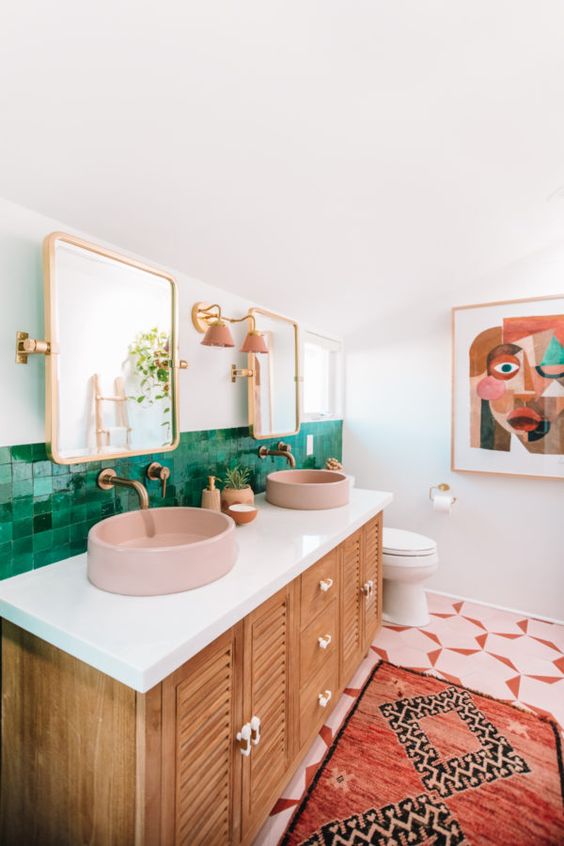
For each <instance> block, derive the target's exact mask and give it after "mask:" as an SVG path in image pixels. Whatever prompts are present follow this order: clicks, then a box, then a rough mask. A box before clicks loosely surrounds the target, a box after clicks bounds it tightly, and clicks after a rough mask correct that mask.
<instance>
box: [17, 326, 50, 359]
mask: <svg viewBox="0 0 564 846" xmlns="http://www.w3.org/2000/svg"><path fill="white" fill-rule="evenodd" d="M50 354H51V343H50V342H49V341H40V340H38V339H37V338H30V337H29V332H16V364H27V360H28V357H29V356H30V355H50Z"/></svg>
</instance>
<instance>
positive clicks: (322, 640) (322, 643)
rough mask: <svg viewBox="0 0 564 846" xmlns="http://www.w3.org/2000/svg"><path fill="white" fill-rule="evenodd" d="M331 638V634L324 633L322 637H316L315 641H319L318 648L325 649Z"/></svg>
mask: <svg viewBox="0 0 564 846" xmlns="http://www.w3.org/2000/svg"><path fill="white" fill-rule="evenodd" d="M332 640H333V637H332V635H330V634H326V635H324V636H323V637H318V638H317V642H318V643H319V648H320V649H327V647H328V646H329V644H330V643H331V641H332Z"/></svg>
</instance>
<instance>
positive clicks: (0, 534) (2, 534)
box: [0, 523, 14, 544]
mask: <svg viewBox="0 0 564 846" xmlns="http://www.w3.org/2000/svg"><path fill="white" fill-rule="evenodd" d="M13 531H14V524H13V523H0V544H3V543H8V541H11V540H12V536H13Z"/></svg>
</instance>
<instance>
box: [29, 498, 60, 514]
mask: <svg viewBox="0 0 564 846" xmlns="http://www.w3.org/2000/svg"><path fill="white" fill-rule="evenodd" d="M26 498H27V497H26ZM32 502H33V514H34V516H36V515H37V514H46V513H47V512H48V511H51V510H52V508H53V500H52V497H50V496H38V497H37V498H36V499H32Z"/></svg>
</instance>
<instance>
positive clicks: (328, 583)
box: [319, 579, 333, 591]
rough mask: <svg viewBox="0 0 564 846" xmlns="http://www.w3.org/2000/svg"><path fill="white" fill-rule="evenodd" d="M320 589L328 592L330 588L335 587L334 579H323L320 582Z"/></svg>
mask: <svg viewBox="0 0 564 846" xmlns="http://www.w3.org/2000/svg"><path fill="white" fill-rule="evenodd" d="M319 587H320V588H321V590H323V591H328V590H330V588H332V587H333V579H321V581H320V582H319Z"/></svg>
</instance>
